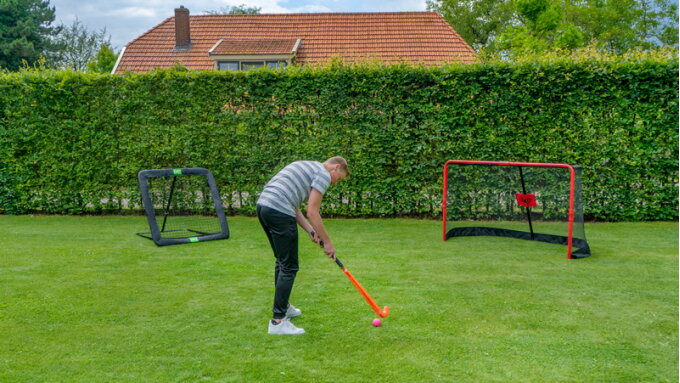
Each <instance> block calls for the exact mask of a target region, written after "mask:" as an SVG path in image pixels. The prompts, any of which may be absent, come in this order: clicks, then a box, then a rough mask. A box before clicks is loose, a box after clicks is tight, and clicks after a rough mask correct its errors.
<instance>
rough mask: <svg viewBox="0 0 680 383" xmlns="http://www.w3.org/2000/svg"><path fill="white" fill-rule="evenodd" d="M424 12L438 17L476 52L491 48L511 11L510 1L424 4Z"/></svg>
mask: <svg viewBox="0 0 680 383" xmlns="http://www.w3.org/2000/svg"><path fill="white" fill-rule="evenodd" d="M427 9H428V10H429V11H433V12H438V13H439V14H441V15H442V16H443V17H444V18H445V19H446V21H447V22H448V23H449V24H451V26H452V27H453V29H455V30H456V32H458V34H460V36H461V37H462V38H463V40H465V41H466V42H467V43H468V44H470V45H471V46H472V47H473V48H475V49H476V50H480V49H482V48H484V47H488V46H493V44H494V42H495V40H496V38H497V37H498V34H499V32H500V31H501V30H503V29H504V28H505V27H507V26H508V25H509V24H510V20H511V18H512V16H513V11H514V7H513V4H512V3H511V1H510V0H427Z"/></svg>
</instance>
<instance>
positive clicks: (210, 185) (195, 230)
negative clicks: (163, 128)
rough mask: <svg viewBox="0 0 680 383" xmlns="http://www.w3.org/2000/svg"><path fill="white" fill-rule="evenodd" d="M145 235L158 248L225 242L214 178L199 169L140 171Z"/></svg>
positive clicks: (225, 227)
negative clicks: (145, 219) (183, 244)
mask: <svg viewBox="0 0 680 383" xmlns="http://www.w3.org/2000/svg"><path fill="white" fill-rule="evenodd" d="M137 178H138V181H139V190H140V192H141V197H142V203H143V205H144V210H145V212H146V218H147V220H148V222H149V230H150V231H149V232H144V233H137V235H139V236H141V237H144V238H148V239H151V240H153V241H154V243H155V244H156V245H158V246H166V245H177V244H182V243H195V242H204V241H210V240H214V239H227V238H229V226H228V225H227V219H226V217H225V215H224V208H223V206H222V200H221V198H220V194H219V191H218V189H217V185H216V184H215V178H214V177H213V175H212V173H211V172H210V171H209V170H207V169H203V168H181V169H152V170H142V171H141V172H139V174H138V176H137Z"/></svg>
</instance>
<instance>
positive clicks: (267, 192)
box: [257, 161, 331, 217]
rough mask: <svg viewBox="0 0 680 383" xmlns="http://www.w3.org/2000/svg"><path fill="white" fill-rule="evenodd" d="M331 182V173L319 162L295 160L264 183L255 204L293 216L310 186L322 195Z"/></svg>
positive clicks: (307, 193) (305, 199)
mask: <svg viewBox="0 0 680 383" xmlns="http://www.w3.org/2000/svg"><path fill="white" fill-rule="evenodd" d="M330 184H331V175H330V173H328V171H327V170H326V168H325V167H324V166H323V164H322V163H321V162H317V161H296V162H293V163H292V164H290V165H288V166H286V167H285V168H283V169H282V170H281V171H280V172H278V173H277V174H276V175H275V176H274V177H273V178H272V179H271V180H270V181H269V182H268V183H267V185H265V187H264V190H263V191H262V194H260V198H259V199H258V200H257V204H258V205H261V206H266V207H268V208H271V209H274V210H277V211H280V212H281V213H284V214H287V215H290V216H293V217H295V211H296V210H297V209H299V208H300V205H302V203H303V202H305V201H307V199H308V198H309V194H310V193H311V192H312V188H314V189H316V190H318V191H319V192H320V193H321V194H322V195H323V194H324V193H326V189H327V188H328V185H330Z"/></svg>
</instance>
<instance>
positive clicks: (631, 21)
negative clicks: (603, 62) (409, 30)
mask: <svg viewBox="0 0 680 383" xmlns="http://www.w3.org/2000/svg"><path fill="white" fill-rule="evenodd" d="M427 4H428V9H430V10H433V11H437V12H440V13H441V14H442V15H443V16H444V17H445V18H446V20H447V21H449V23H450V24H451V25H452V26H453V28H454V29H455V30H456V31H458V33H460V34H461V36H462V37H463V38H464V39H465V40H466V41H468V43H470V44H471V45H472V46H473V47H474V48H475V49H476V50H477V51H480V50H490V51H495V52H501V53H503V54H504V55H505V56H512V55H518V54H524V53H527V52H533V53H540V52H544V51H546V50H553V49H564V50H574V49H578V48H581V47H584V46H586V45H595V46H597V47H598V48H600V49H604V50H607V51H611V52H615V53H621V52H625V51H626V50H629V49H634V48H642V49H649V48H654V47H658V46H677V45H678V19H677V12H678V5H677V2H676V1H674V0H498V1H492V0H427Z"/></svg>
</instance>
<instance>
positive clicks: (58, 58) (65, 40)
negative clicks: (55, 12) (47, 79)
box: [49, 18, 111, 71]
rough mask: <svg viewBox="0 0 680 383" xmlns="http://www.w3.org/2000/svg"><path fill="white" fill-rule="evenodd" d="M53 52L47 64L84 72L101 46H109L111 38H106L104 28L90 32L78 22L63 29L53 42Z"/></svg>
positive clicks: (76, 20)
mask: <svg viewBox="0 0 680 383" xmlns="http://www.w3.org/2000/svg"><path fill="white" fill-rule="evenodd" d="M54 45H55V50H54V51H53V52H52V54H51V57H49V63H50V64H51V65H52V66H54V67H57V68H60V69H72V70H76V71H84V70H85V69H86V66H87V64H88V63H89V62H90V61H92V60H94V59H95V57H96V55H97V52H99V50H100V49H101V47H102V46H104V45H108V46H111V36H108V37H107V36H106V28H103V29H101V30H100V31H99V32H96V31H95V32H90V31H89V30H88V29H87V27H86V26H85V25H84V24H83V23H81V22H80V20H78V18H76V19H75V21H73V24H71V26H69V27H65V28H63V30H62V31H61V33H59V35H58V36H57V38H56V39H55V42H54Z"/></svg>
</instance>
